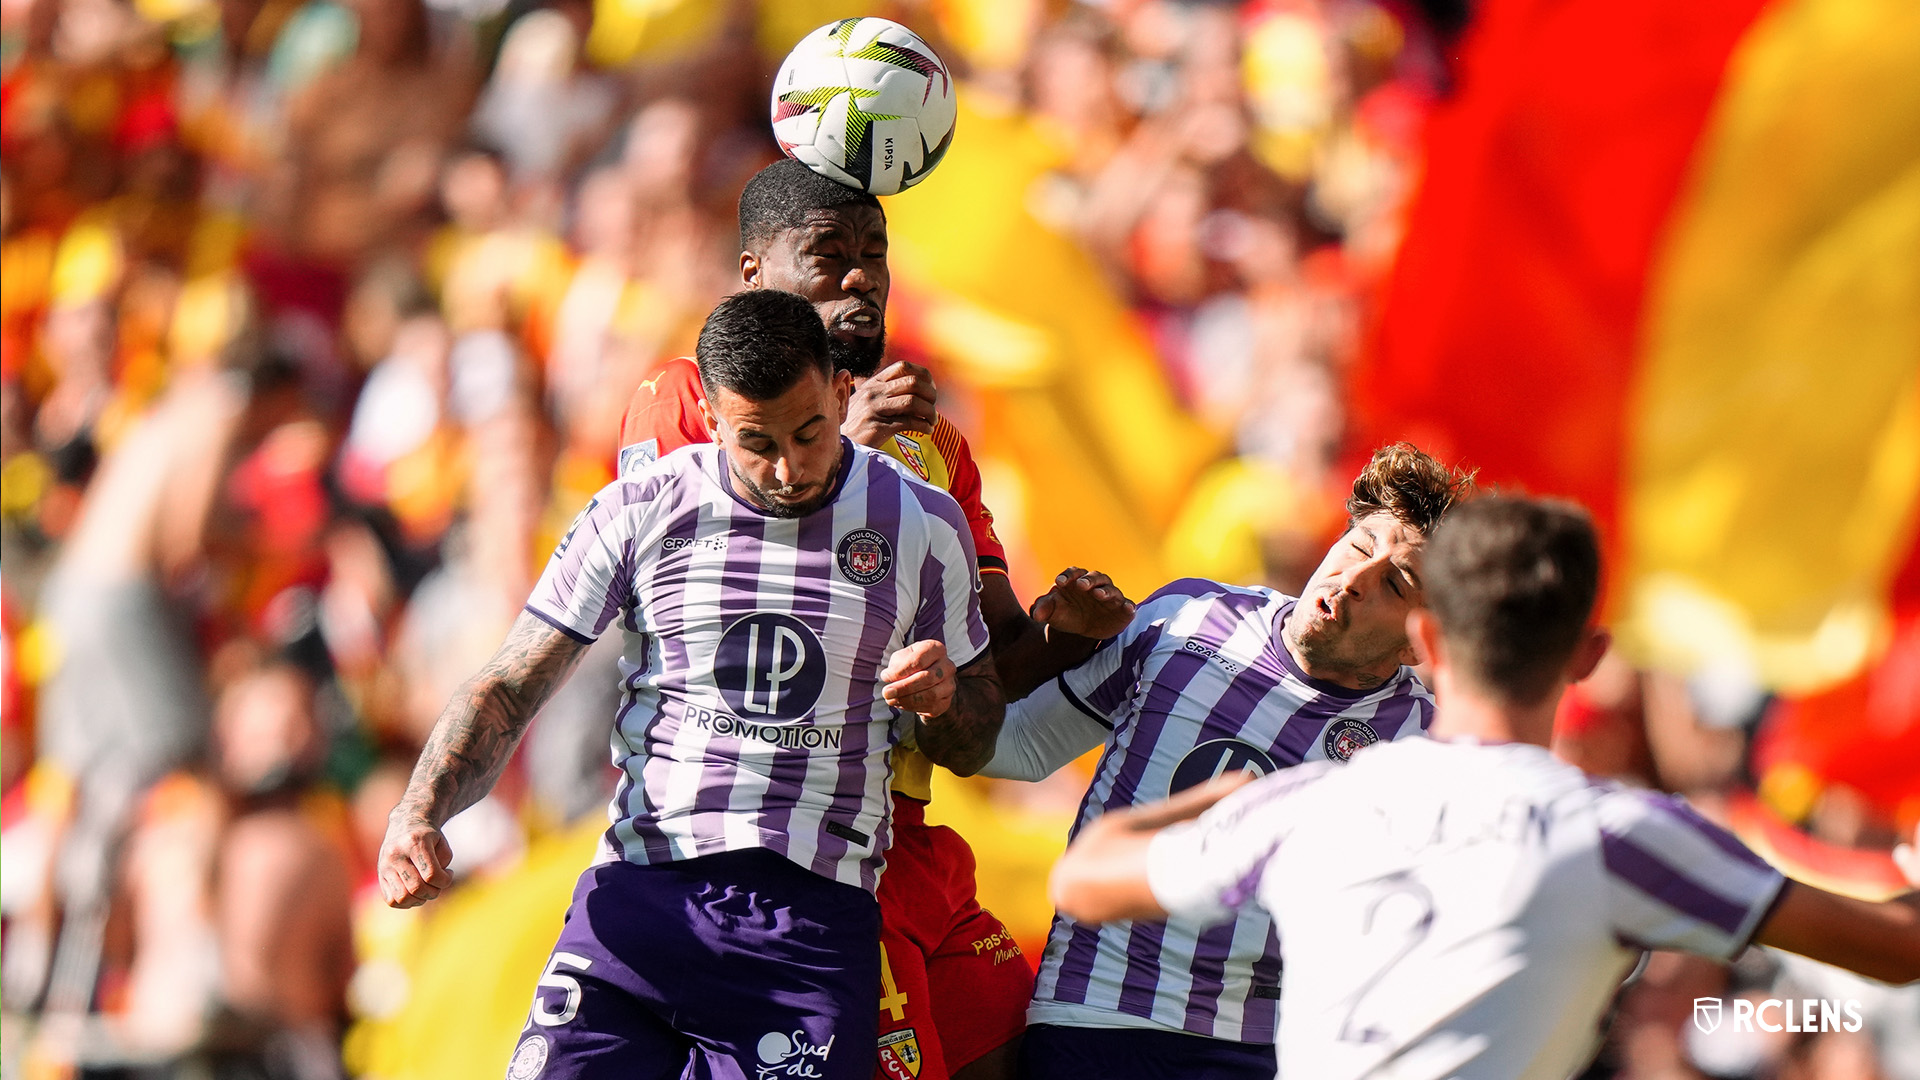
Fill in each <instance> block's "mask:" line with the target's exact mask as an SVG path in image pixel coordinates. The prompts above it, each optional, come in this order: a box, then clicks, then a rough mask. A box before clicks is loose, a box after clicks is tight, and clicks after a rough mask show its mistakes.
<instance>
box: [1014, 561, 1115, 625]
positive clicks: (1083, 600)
mask: <svg viewBox="0 0 1920 1080" xmlns="http://www.w3.org/2000/svg"><path fill="white" fill-rule="evenodd" d="M1029 614H1030V615H1032V616H1033V621H1035V622H1037V623H1042V624H1044V625H1046V626H1049V627H1052V628H1053V629H1054V630H1056V631H1060V632H1062V633H1067V634H1079V635H1080V636H1081V637H1089V638H1093V639H1094V640H1096V641H1103V640H1105V639H1107V638H1110V637H1112V636H1114V635H1115V634H1118V633H1119V632H1120V631H1122V630H1125V629H1126V628H1127V624H1128V623H1130V622H1132V621H1133V601H1131V600H1129V599H1127V596H1126V594H1125V593H1123V592H1121V591H1120V588H1119V586H1117V585H1115V584H1114V583H1113V579H1111V578H1109V577H1107V575H1105V574H1103V573H1101V572H1100V571H1098V570H1082V569H1080V568H1079V567H1077V566H1069V567H1067V568H1066V569H1065V570H1062V571H1061V572H1060V576H1059V577H1057V578H1054V579H1053V588H1051V589H1049V590H1048V591H1047V594H1046V595H1045V596H1042V597H1041V598H1040V599H1038V600H1035V601H1034V602H1033V608H1032V610H1031V611H1030V612H1029Z"/></svg>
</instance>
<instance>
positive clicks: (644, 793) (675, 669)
mask: <svg viewBox="0 0 1920 1080" xmlns="http://www.w3.org/2000/svg"><path fill="white" fill-rule="evenodd" d="M688 491H689V493H690V495H691V497H692V498H693V500H694V505H692V506H691V507H689V508H687V509H686V510H684V511H682V512H681V513H680V514H679V515H677V516H675V517H674V518H673V520H672V521H670V522H668V524H667V528H666V530H665V531H664V533H663V534H662V536H661V538H660V542H661V545H662V549H663V550H664V548H665V545H666V542H667V541H668V540H669V539H678V540H681V541H683V542H684V541H689V540H692V539H693V538H694V537H695V536H696V535H698V533H699V530H700V504H699V500H700V494H699V486H698V485H697V484H694V485H689V488H688ZM694 551H695V549H694V548H692V547H690V546H687V545H685V544H684V543H683V544H682V545H681V546H680V548H679V550H678V551H677V552H674V553H672V554H669V555H666V556H664V557H662V558H661V559H659V560H658V561H656V562H655V563H654V565H653V569H652V573H651V574H650V576H649V579H648V581H647V592H648V594H649V595H650V596H651V598H652V599H651V601H650V603H649V605H648V606H649V608H650V610H649V612H648V615H649V617H650V619H651V620H652V622H653V624H654V625H655V626H656V627H658V628H659V632H658V640H659V642H660V674H659V675H658V677H657V678H656V679H655V684H656V687H657V692H658V701H659V705H658V706H657V707H656V708H655V711H654V714H653V715H652V716H650V717H648V718H647V722H646V725H645V726H644V727H643V728H641V731H640V747H639V750H640V753H641V755H642V758H641V763H640V776H641V781H642V782H641V783H638V784H635V785H634V789H635V790H634V791H633V792H632V793H631V794H629V795H628V798H627V800H625V801H623V802H622V803H621V808H622V810H623V811H624V812H625V813H626V815H627V817H628V818H629V819H631V821H632V823H633V831H634V834H635V835H636V836H638V837H639V838H640V841H641V846H642V847H644V848H645V849H646V852H647V861H648V862H649V863H658V862H665V861H667V860H668V859H669V858H670V857H671V856H672V854H673V843H672V841H670V840H668V839H667V835H666V833H665V832H664V831H663V830H662V829H661V828H660V807H659V805H658V804H657V803H655V802H654V801H653V794H652V792H653V791H654V790H656V789H657V788H660V787H663V786H664V785H665V784H666V781H667V773H668V771H669V770H670V769H671V766H672V762H671V761H670V760H669V759H670V758H671V756H672V755H671V747H672V746H673V743H674V740H675V739H676V738H677V737H678V736H679V733H680V725H681V724H682V723H684V722H685V721H686V688H687V676H688V674H689V673H690V671H691V667H692V665H691V664H690V663H689V662H688V658H687V643H686V639H685V638H684V637H683V636H682V634H683V633H684V631H685V629H686V615H687V604H686V592H687V573H688V570H689V567H690V566H691V564H692V561H693V556H694ZM622 719H624V717H622ZM629 775H631V774H629ZM634 795H637V796H638V797H639V800H640V808H639V810H638V811H636V810H635V809H634V807H633V806H632V805H631V800H632V798H633V796H634ZM620 857H621V858H623V859H625V858H628V854H627V850H626V848H625V847H624V846H622V847H621V848H620Z"/></svg>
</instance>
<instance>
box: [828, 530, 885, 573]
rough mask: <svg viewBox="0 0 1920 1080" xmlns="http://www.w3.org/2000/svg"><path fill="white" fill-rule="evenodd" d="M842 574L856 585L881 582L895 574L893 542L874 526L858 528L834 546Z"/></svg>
mask: <svg viewBox="0 0 1920 1080" xmlns="http://www.w3.org/2000/svg"><path fill="white" fill-rule="evenodd" d="M834 554H835V557H836V558H837V560H838V561H839V563H840V573H841V574H842V575H844V576H845V577H846V579H847V580H848V581H851V582H853V583H854V584H855V585H878V584H880V583H881V582H882V581H885V580H886V579H887V575H888V574H891V573H893V545H892V544H889V543H887V538H886V537H884V536H882V535H880V534H879V533H877V532H875V531H874V530H872V529H855V530H853V531H852V532H850V533H848V534H847V535H845V536H843V537H841V538H840V544H839V546H838V547H836V548H835V549H834Z"/></svg>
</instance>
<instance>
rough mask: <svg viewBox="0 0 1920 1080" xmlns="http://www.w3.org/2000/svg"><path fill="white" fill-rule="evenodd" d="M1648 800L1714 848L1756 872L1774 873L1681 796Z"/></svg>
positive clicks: (1655, 797)
mask: <svg viewBox="0 0 1920 1080" xmlns="http://www.w3.org/2000/svg"><path fill="white" fill-rule="evenodd" d="M1646 799H1647V802H1649V803H1650V804H1652V805H1654V806H1657V807H1659V808H1660V809H1661V810H1663V811H1665V812H1666V814H1667V816H1669V817H1671V818H1674V819H1675V820H1677V821H1679V822H1680V823H1681V824H1683V825H1686V826H1687V827H1689V828H1690V829H1692V830H1693V831H1694V832H1695V833H1696V834H1698V835H1699V836H1701V837H1704V838H1705V839H1706V840H1707V842H1709V843H1711V844H1712V845H1713V846H1714V847H1717V848H1719V849H1720V850H1721V851H1724V852H1726V853H1727V854H1728V855H1731V856H1733V857H1734V858H1735V859H1737V860H1739V861H1740V862H1743V863H1746V864H1747V865H1748V866H1751V867H1753V868H1754V869H1756V870H1765V871H1767V872H1768V873H1772V872H1773V866H1772V864H1770V863H1768V862H1767V860H1765V859H1763V858H1761V857H1760V856H1758V855H1756V854H1754V853H1753V852H1752V851H1751V850H1749V849H1748V848H1747V845H1745V844H1743V843H1741V842H1740V841H1739V839H1738V838H1737V837H1735V836H1734V835H1733V834H1732V833H1730V832H1728V831H1727V830H1725V829H1723V828H1721V827H1720V826H1719V825H1716V824H1714V823H1713V822H1711V821H1708V820H1707V819H1706V818H1704V817H1701V816H1700V812H1699V811H1698V810H1695V809H1694V808H1693V807H1691V806H1689V805H1687V801H1686V800H1685V799H1682V798H1681V797H1680V796H1678V795H1648V796H1647V797H1646Z"/></svg>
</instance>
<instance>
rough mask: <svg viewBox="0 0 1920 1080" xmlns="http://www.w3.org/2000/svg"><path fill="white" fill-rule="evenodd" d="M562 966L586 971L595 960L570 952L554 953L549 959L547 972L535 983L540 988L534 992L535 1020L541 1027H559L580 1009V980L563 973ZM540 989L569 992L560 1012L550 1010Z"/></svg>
mask: <svg viewBox="0 0 1920 1080" xmlns="http://www.w3.org/2000/svg"><path fill="white" fill-rule="evenodd" d="M562 966H565V967H570V968H572V969H573V970H575V971H585V970H587V969H588V968H590V967H592V966H593V961H592V960H589V959H587V958H586V957H584V956H579V955H576V954H574V953H570V952H557V953H554V954H553V958H552V959H550V960H548V961H547V971H546V974H544V975H542V976H540V981H539V982H538V983H536V984H535V985H536V986H537V987H538V989H536V990H535V991H534V994H533V1022H534V1023H536V1024H538V1025H540V1026H541V1027H559V1026H560V1025H562V1024H564V1023H567V1022H568V1021H570V1020H572V1019H573V1017H574V1014H575V1013H577V1012H579V1011H580V980H579V979H576V978H574V977H573V976H571V975H568V974H565V973H563V972H562V971H561V970H560V969H561V967H562ZM540 990H564V991H566V992H567V1000H566V1003H565V1004H563V1005H561V1006H560V1011H559V1012H548V1011H547V1008H546V1002H544V1001H541V1000H540Z"/></svg>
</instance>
